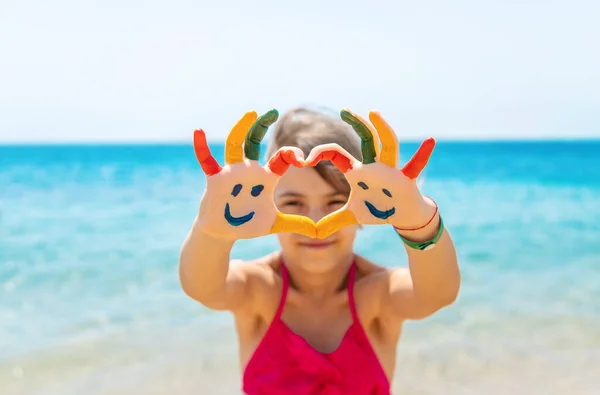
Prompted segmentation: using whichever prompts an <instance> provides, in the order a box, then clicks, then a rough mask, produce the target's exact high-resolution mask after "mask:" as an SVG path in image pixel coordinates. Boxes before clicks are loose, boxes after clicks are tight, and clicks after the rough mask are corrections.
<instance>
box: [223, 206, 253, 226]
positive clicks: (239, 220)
mask: <svg viewBox="0 0 600 395" xmlns="http://www.w3.org/2000/svg"><path fill="white" fill-rule="evenodd" d="M252 217H254V211H251V212H249V213H248V214H246V215H242V216H241V217H234V216H233V215H231V211H230V210H229V203H226V204H225V220H227V222H228V223H229V225H232V226H240V225H244V224H245V223H246V222H248V221H250V220H251V219H252Z"/></svg>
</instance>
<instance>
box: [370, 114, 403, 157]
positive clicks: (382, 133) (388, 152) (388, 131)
mask: <svg viewBox="0 0 600 395" xmlns="http://www.w3.org/2000/svg"><path fill="white" fill-rule="evenodd" d="M369 119H370V120H371V123H372V124H373V126H375V129H376V130H377V134H378V135H379V139H380V140H381V154H380V155H379V161H380V162H381V163H383V164H385V165H388V166H390V167H394V168H395V167H396V166H398V155H399V149H398V148H399V145H398V136H396V133H395V132H394V130H393V129H392V127H391V126H390V125H389V124H388V123H387V122H386V121H385V119H383V117H382V116H381V114H379V111H371V112H370V113H369Z"/></svg>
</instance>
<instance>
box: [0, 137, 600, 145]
mask: <svg viewBox="0 0 600 395" xmlns="http://www.w3.org/2000/svg"><path fill="white" fill-rule="evenodd" d="M435 140H436V142H438V143H527V142H529V143H539V142H549V143H550V142H600V136H596V137H594V136H585V137H584V136H582V137H548V138H543V137H542V138H540V137H537V138H534V137H522V138H515V137H510V138H508V137H507V138H501V137H495V138H473V137H469V138H467V137H449V138H436V139H435ZM422 141H423V139H414V138H408V139H403V140H399V142H400V144H403V143H409V144H410V143H414V144H419V143H421V142H422ZM207 143H208V144H209V145H224V144H225V141H224V140H207ZM191 144H192V141H191V140H189V141H186V140H62V141H44V140H38V141H35V140H32V141H27V140H22V141H1V140H0V147H11V146H12V147H24V146H89V145H100V146H131V145H172V146H174V145H191ZM263 144H265V145H266V144H267V143H266V142H263Z"/></svg>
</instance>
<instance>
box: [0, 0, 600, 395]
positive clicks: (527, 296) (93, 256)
mask: <svg viewBox="0 0 600 395" xmlns="http://www.w3.org/2000/svg"><path fill="white" fill-rule="evenodd" d="M599 16H600V3H598V2H594V1H591V0H587V1H584V0H572V1H564V0H563V1H535V0H532V1H520V2H516V1H495V0H488V1H485V2H482V1H475V0H457V1H454V2H445V1H441V0H424V1H420V2H407V1H395V2H393V1H374V2H372V3H369V2H366V1H363V2H359V1H354V0H350V1H345V2H341V1H337V2H333V1H326V0H322V1H314V0H308V1H305V2H303V3H289V2H284V1H272V0H259V1H255V2H242V1H240V0H236V1H229V0H228V1H221V2H219V3H218V5H217V3H214V4H213V3H209V2H206V1H175V0H174V1H172V2H170V3H167V2H158V1H145V2H141V1H120V2H117V1H104V2H102V3H101V5H100V4H99V3H97V2H86V1H74V0H70V1H67V0H56V1H53V2H42V1H39V0H38V1H29V2H17V1H11V0H4V1H2V2H1V3H0V394H2V395H21V394H26V395H30V394H36V395H38V394H39V395H55V394H61V395H80V394H86V395H96V394H97V395H100V394H102V395H106V394H111V395H112V394H114V395H120V394H144V395H145V394H152V395H154V394H225V395H230V394H237V393H239V391H240V374H241V372H240V367H239V366H238V360H237V355H236V352H237V344H236V341H235V335H234V332H233V326H232V320H231V317H230V316H229V315H228V314H226V313H215V312H210V311H208V310H206V309H204V308H203V307H202V306H200V305H199V304H198V303H195V302H193V301H192V300H191V299H189V298H188V297H186V296H185V295H184V294H183V291H182V290H181V288H180V286H179V280H178V273H177V265H178V259H179V249H180V246H181V244H182V242H183V239H184V237H185V235H186V234H187V232H188V230H189V227H190V226H191V224H192V221H193V219H194V216H195V215H196V212H197V209H198V203H199V200H200V197H201V195H202V192H203V188H204V182H205V179H204V175H203V173H202V172H201V170H200V168H199V166H198V164H197V162H196V159H195V157H194V154H193V149H192V145H191V137H192V132H193V130H194V129H195V128H203V129H204V130H205V131H206V133H207V135H208V138H209V140H210V141H211V148H212V151H213V153H214V154H215V156H216V157H217V159H218V160H219V161H220V162H221V163H223V150H224V147H223V142H224V138H225V136H226V135H227V133H228V131H229V130H230V128H231V127H232V125H233V124H234V123H235V122H236V121H237V120H238V119H239V118H240V117H241V115H242V114H243V113H244V112H246V111H248V110H251V109H254V110H257V111H258V112H259V113H260V112H264V111H266V110H268V109H270V108H277V109H278V110H279V111H280V113H284V112H285V111H286V110H288V109H290V108H292V107H295V106H302V105H305V106H310V107H311V108H321V109H323V111H326V112H330V113H332V114H334V115H335V114H337V113H338V112H339V110H340V109H341V108H343V107H348V108H351V109H352V110H354V111H357V112H359V113H361V114H363V115H366V114H367V113H368V111H369V110H371V109H378V110H380V111H381V112H382V114H383V115H384V117H385V118H386V119H387V120H388V122H389V123H390V124H391V125H392V126H393V127H394V128H395V130H396V133H397V134H398V137H399V139H400V141H401V147H400V150H401V153H400V158H401V162H405V161H406V160H407V159H408V158H410V156H412V154H413V153H414V152H415V151H416V148H417V145H418V143H419V142H420V141H421V140H422V139H424V138H426V137H428V136H434V137H436V138H437V140H438V145H437V147H436V149H435V151H434V154H433V157H432V159H431V161H430V163H429V165H428V167H427V169H426V172H425V183H424V185H423V187H422V190H423V192H424V193H426V194H428V195H430V196H432V197H434V198H435V199H436V201H437V202H438V204H439V206H440V210H441V211H442V212H443V213H444V214H443V215H444V220H445V222H446V224H447V226H448V228H449V229H450V231H451V233H452V235H453V238H454V239H455V242H456V245H457V249H458V253H459V257H460V263H461V270H462V274H463V285H462V289H461V293H460V296H459V299H458V301H457V302H456V303H455V304H454V305H453V306H452V307H450V308H448V309H446V310H444V311H442V312H440V313H438V314H437V315H435V316H434V317H431V318H429V319H427V320H424V321H420V322H409V323H408V324H407V325H406V329H405V334H404V336H403V338H402V340H401V343H400V345H399V348H398V366H397V374H396V378H395V381H394V390H395V391H396V392H395V393H402V394H410V395H424V394H474V393H477V394H480V393H483V392H486V393H490V394H503V395H504V394H507V393H509V394H565V393H569V394H570V395H579V394H584V395H587V394H597V391H598V385H599V384H600V381H599V380H598V372H599V371H600V329H599V328H600V302H599V300H600V225H599V224H600V156H599V155H598V152H599V150H600V117H599V115H600V53H599V52H598V51H597V49H596V47H597V43H598V41H599V40H600V25H598V24H597V20H598V17H599ZM269 137H270V134H267V137H266V139H268V138H269ZM277 247H278V244H277V240H276V238H275V237H274V236H273V237H265V238H260V239H256V240H244V241H241V242H238V243H237V244H236V245H235V247H234V251H233V257H235V258H245V259H249V258H255V257H258V256H261V255H262V254H265V253H268V252H270V251H272V250H274V249H276V248H277ZM356 249H357V251H358V252H359V253H362V254H364V255H365V256H367V257H368V258H371V259H373V260H375V261H376V262H378V263H380V264H384V265H397V264H401V265H406V264H407V261H406V256H405V253H404V252H403V251H404V248H403V247H402V246H401V245H400V244H399V243H398V239H397V236H396V235H395V234H394V232H393V231H392V230H391V229H388V227H378V226H369V227H366V228H365V229H364V230H362V231H361V232H360V233H359V237H358V240H357V245H356ZM398 256H401V260H400V262H398Z"/></svg>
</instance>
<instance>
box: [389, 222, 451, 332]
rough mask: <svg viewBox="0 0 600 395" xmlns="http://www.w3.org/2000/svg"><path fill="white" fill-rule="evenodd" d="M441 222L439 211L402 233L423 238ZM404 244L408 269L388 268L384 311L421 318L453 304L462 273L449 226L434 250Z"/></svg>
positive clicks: (433, 232) (398, 316) (393, 315)
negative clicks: (419, 226)
mask: <svg viewBox="0 0 600 395" xmlns="http://www.w3.org/2000/svg"><path fill="white" fill-rule="evenodd" d="M439 226H440V219H439V215H436V217H435V218H434V220H433V221H432V222H431V223H430V224H429V225H428V226H427V227H425V228H423V229H420V230H417V231H403V232H402V236H404V237H406V238H407V239H409V240H412V241H415V242H424V241H427V240H431V239H432V238H433V237H434V236H435V235H436V233H437V232H438V230H439ZM398 242H401V241H400V240H398ZM405 248H406V251H407V253H408V264H409V270H406V269H405V268H396V269H392V270H390V271H389V272H388V274H387V278H386V281H385V287H384V291H383V300H382V311H381V313H382V315H384V316H386V317H388V318H392V319H396V320H397V319H421V318H425V317H427V316H429V315H431V314H433V313H435V312H436V311H438V310H439V309H441V308H443V307H445V306H448V305H450V304H452V303H453V302H454V300H456V297H457V296H458V291H459V288H460V282H461V276H460V270H459V267H458V259H457V255H456V250H455V247H454V242H453V241H452V238H451V237H450V234H449V232H448V230H447V229H445V230H444V233H443V234H442V237H441V238H440V240H439V241H438V242H437V243H436V246H435V248H433V249H431V250H427V251H420V250H416V249H412V248H410V247H408V246H405Z"/></svg>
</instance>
